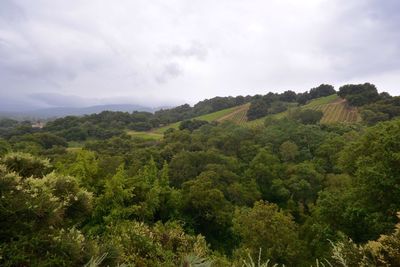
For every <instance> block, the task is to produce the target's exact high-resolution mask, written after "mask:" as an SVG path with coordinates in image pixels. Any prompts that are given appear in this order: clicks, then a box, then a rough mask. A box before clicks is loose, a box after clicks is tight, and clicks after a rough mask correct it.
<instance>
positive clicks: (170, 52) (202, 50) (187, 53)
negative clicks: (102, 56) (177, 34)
mask: <svg viewBox="0 0 400 267" xmlns="http://www.w3.org/2000/svg"><path fill="white" fill-rule="evenodd" d="M160 55H161V56H167V57H183V58H191V57H193V58H195V59H197V60H205V59H206V58H207V55H208V49H207V47H206V46H205V45H203V44H202V43H200V42H195V41H193V42H191V44H190V45H189V46H187V47H184V46H182V45H171V46H168V47H164V48H162V50H161V52H160Z"/></svg>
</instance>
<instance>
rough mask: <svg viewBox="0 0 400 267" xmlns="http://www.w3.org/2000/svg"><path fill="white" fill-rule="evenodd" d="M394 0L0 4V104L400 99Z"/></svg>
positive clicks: (6, 0) (399, 36)
mask: <svg viewBox="0 0 400 267" xmlns="http://www.w3.org/2000/svg"><path fill="white" fill-rule="evenodd" d="M398 10H400V2H399V1H395V0H389V1H384V2H383V1H378V0H350V1H344V0H333V1H332V0H331V1H328V0H308V1H295V0H279V1H278V0H274V1H268V2H266V1H261V0H255V1H239V0H233V1H232V0H230V1H228V0H223V1H218V2H215V1H210V0H203V1H197V0H196V1H190V2H189V1H183V0H174V1H168V3H166V2H165V1H160V0H159V1H122V0H121V1H113V2H110V1H105V0H100V1H94V0H90V1H84V2H82V1H66V0H60V1H50V0H38V1H34V2H32V1H28V0H3V1H1V3H0V110H3V111H4V110H9V111H15V110H32V109H35V108H47V107H61V106H63V107H66V106H68V107H84V106H94V105H102V104H136V105H142V106H147V107H159V106H173V105H179V104H183V103H189V104H194V103H196V102H198V101H200V100H203V99H205V98H212V97H215V96H230V95H231V96H236V95H254V94H265V93H267V92H269V91H273V92H283V91H285V90H293V91H296V92H303V91H306V90H309V89H310V88H312V87H315V86H318V85H319V84H321V83H328V84H332V85H334V86H335V87H336V89H338V87H339V86H341V85H343V84H347V83H364V82H371V83H373V84H375V85H376V86H377V87H378V90H379V91H387V92H389V93H391V94H393V95H399V93H400V88H399V87H398V83H399V82H400V62H399V61H398V58H399V56H400V49H399V48H400V30H399V26H400V23H399V22H400V15H399V13H398Z"/></svg>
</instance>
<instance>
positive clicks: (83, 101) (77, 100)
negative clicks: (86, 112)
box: [29, 93, 96, 107]
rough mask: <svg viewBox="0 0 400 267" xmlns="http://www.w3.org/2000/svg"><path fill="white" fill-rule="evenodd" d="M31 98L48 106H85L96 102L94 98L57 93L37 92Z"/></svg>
mask: <svg viewBox="0 0 400 267" xmlns="http://www.w3.org/2000/svg"><path fill="white" fill-rule="evenodd" d="M29 98H30V99H32V100H34V101H36V102H39V103H38V104H39V105H41V106H47V107H85V106H89V105H94V104H95V103H96V101H95V100H93V99H87V98H82V97H79V96H74V95H62V94H57V93H36V94H31V95H29Z"/></svg>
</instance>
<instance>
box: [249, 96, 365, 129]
mask: <svg viewBox="0 0 400 267" xmlns="http://www.w3.org/2000/svg"><path fill="white" fill-rule="evenodd" d="M300 108H301V109H312V110H321V111H322V112H323V113H324V116H323V117H322V119H321V123H338V122H343V123H355V122H360V121H361V116H360V114H359V113H358V110H357V108H354V107H350V106H349V104H348V103H347V101H346V100H345V99H343V98H340V97H339V96H338V95H336V94H335V95H330V96H326V97H320V98H317V99H314V100H312V101H310V102H309V103H307V104H306V105H304V106H301V107H300ZM287 115H288V111H285V112H281V113H278V114H273V115H268V116H266V117H263V118H260V119H257V120H254V121H249V122H247V124H246V125H247V126H250V127H258V126H259V125H262V124H263V123H264V120H265V119H266V118H267V117H269V118H276V119H280V118H283V117H285V116H287Z"/></svg>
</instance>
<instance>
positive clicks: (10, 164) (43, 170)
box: [0, 152, 52, 178]
mask: <svg viewBox="0 0 400 267" xmlns="http://www.w3.org/2000/svg"><path fill="white" fill-rule="evenodd" d="M0 162H1V163H2V164H4V165H5V166H6V167H7V169H8V170H9V171H13V172H16V173H18V174H19V175H20V176H22V177H23V178H28V177H31V176H33V177H38V178H40V177H43V176H44V175H46V174H48V173H49V172H50V171H51V169H52V167H51V165H50V163H49V161H48V160H46V159H40V158H37V157H33V156H32V155H29V154H26V153H20V152H16V153H10V154H7V155H5V156H4V157H3V158H1V160H0Z"/></svg>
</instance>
